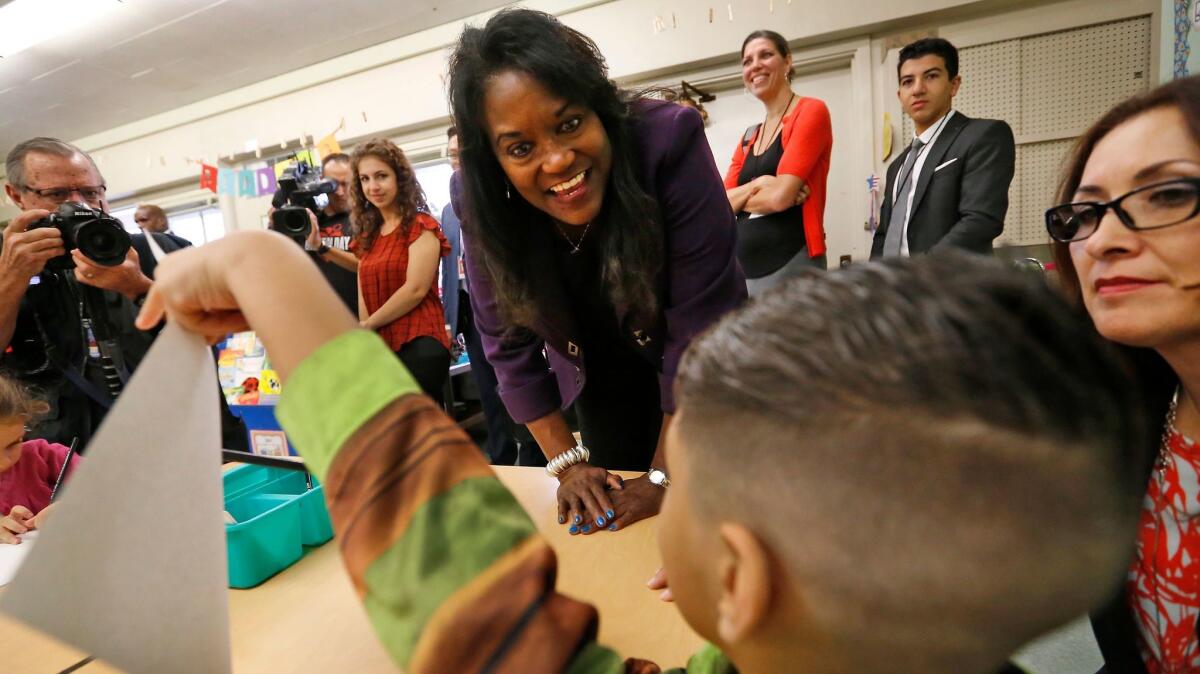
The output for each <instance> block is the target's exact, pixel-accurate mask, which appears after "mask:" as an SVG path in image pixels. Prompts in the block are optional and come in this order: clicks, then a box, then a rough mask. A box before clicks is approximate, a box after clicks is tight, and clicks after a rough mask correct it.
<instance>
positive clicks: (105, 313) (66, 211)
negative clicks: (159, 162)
mask: <svg viewBox="0 0 1200 674" xmlns="http://www.w3.org/2000/svg"><path fill="white" fill-rule="evenodd" d="M5 169H6V176H7V182H8V184H7V185H5V191H6V192H7V194H8V196H9V198H10V199H12V200H13V202H14V203H16V205H17V206H18V207H19V208H21V211H22V212H21V213H20V214H19V215H17V216H16V217H15V218H13V220H12V221H11V222H10V223H9V224H8V226H7V227H6V228H5V230H4V233H3V238H2V242H0V245H2V248H0V348H3V349H4V350H5V352H4V355H3V357H2V358H0V365H2V366H3V368H4V369H5V370H6V371H8V372H9V373H10V374H11V375H12V376H14V377H15V378H17V379H18V380H20V381H21V382H22V383H23V384H25V385H26V386H29V387H31V388H33V389H35V391H36V392H37V393H38V394H39V395H40V396H42V397H44V398H46V400H47V402H48V403H50V407H51V409H50V413H49V414H48V415H47V416H46V417H45V419H44V420H43V421H42V422H41V424H39V426H38V427H36V428H35V429H32V432H31V435H34V436H37V437H44V438H46V439H47V440H50V441H53V442H60V443H64V444H66V443H70V442H71V441H72V440H73V439H76V438H78V440H79V441H80V443H81V446H82V445H84V444H86V443H87V441H88V440H89V439H90V437H91V435H92V433H93V432H94V431H95V429H96V427H97V426H98V425H99V423H100V420H101V418H102V417H103V416H104V413H105V411H106V410H107V409H108V407H110V406H111V405H112V402H113V400H114V399H115V398H116V395H117V393H118V392H119V391H120V388H121V386H122V385H123V384H124V381H125V380H126V379H127V377H128V375H129V372H130V371H132V370H133V368H134V367H135V366H136V365H137V363H138V362H139V361H140V360H141V358H142V356H143V355H144V354H145V352H146V350H147V349H148V348H149V346H150V343H151V341H153V335H151V334H148V333H143V332H141V331H139V330H137V329H136V328H135V327H134V326H133V319H134V317H135V316H136V314H137V309H138V307H137V305H136V302H137V301H139V300H141V299H142V298H144V297H145V295H146V293H147V292H149V290H150V286H151V284H152V282H151V280H150V279H149V278H148V277H147V276H146V275H145V274H144V273H142V270H141V267H140V266H139V259H138V254H137V252H136V251H134V250H133V248H132V246H131V243H130V237H129V235H128V234H127V233H126V232H125V230H124V228H123V227H122V226H121V223H120V222H119V221H117V220H115V219H114V218H112V217H111V216H109V215H108V214H107V212H106V211H107V210H108V203H107V201H106V195H105V191H106V186H105V183H104V178H103V177H102V176H101V175H100V170H99V169H98V168H97V167H96V165H95V163H94V162H93V161H92V159H91V157H89V156H88V155H87V154H86V153H85V152H83V151H82V150H80V149H79V148H77V147H75V146H74V145H71V144H69V143H65V142H63V141H61V140H58V139H54V138H33V139H31V140H28V141H25V142H23V143H20V144H19V145H17V146H16V147H15V148H13V150H12V151H11V152H10V153H9V154H8V158H7V161H6V166H5Z"/></svg>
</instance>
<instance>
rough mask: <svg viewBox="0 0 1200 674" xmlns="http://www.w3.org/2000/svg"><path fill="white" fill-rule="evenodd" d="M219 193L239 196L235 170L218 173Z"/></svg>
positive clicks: (223, 170) (222, 170) (221, 170)
mask: <svg viewBox="0 0 1200 674" xmlns="http://www.w3.org/2000/svg"><path fill="white" fill-rule="evenodd" d="M217 192H218V193H219V194H228V195H229V196H233V195H235V194H237V176H236V175H235V174H234V171H233V169H220V170H218V171H217Z"/></svg>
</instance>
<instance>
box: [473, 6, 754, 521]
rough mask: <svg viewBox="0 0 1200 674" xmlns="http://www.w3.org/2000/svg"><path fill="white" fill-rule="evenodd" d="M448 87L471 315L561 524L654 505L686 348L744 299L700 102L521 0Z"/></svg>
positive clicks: (493, 24)
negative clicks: (541, 467)
mask: <svg viewBox="0 0 1200 674" xmlns="http://www.w3.org/2000/svg"><path fill="white" fill-rule="evenodd" d="M450 95H451V104H452V108H453V111H454V121H455V126H456V127H457V128H458V131H459V139H460V153H461V161H462V172H461V179H462V185H463V195H462V196H463V199H462V200H461V203H462V204H463V206H465V210H464V211H463V214H462V223H463V238H464V241H465V242H466V246H467V256H466V261H467V275H468V277H469V279H470V284H471V305H472V308H473V309H474V315H475V321H476V327H477V328H478V330H479V333H480V335H481V337H482V341H483V345H484V349H485V351H486V353H487V357H488V361H489V362H490V363H491V364H492V366H493V367H494V368H495V370H496V376H497V378H498V379H499V384H500V387H499V393H500V396H501V399H502V400H503V401H504V404H505V406H506V407H507V408H508V411H509V413H510V414H511V415H512V418H513V420H514V421H516V422H517V423H523V424H525V425H526V426H527V427H528V428H529V430H530V432H531V433H532V434H533V436H534V438H535V439H536V440H537V442H538V445H539V446H540V447H541V449H542V451H543V453H545V455H546V459H547V460H548V461H549V464H548V466H547V468H548V471H549V472H550V473H551V474H552V475H553V476H554V478H555V479H557V480H558V504H559V513H558V514H559V521H560V523H561V524H564V525H567V526H569V527H570V528H569V531H570V533H572V534H591V533H595V532H596V531H599V530H601V529H603V530H606V531H608V530H614V531H615V530H618V529H622V528H624V527H625V526H626V525H628V524H631V523H633V522H635V521H637V520H640V519H644V518H646V517H649V516H652V515H655V514H657V513H658V509H659V507H660V504H661V503H662V495H663V493H664V492H663V490H664V488H665V487H666V485H667V481H666V479H665V478H666V471H664V470H662V469H663V468H665V464H664V463H663V461H662V459H663V457H662V452H661V451H660V447H661V446H662V445H661V441H662V438H663V437H664V434H665V431H666V429H667V428H668V427H669V425H670V421H671V414H672V412H674V409H675V408H674V400H673V395H672V383H673V381H674V377H675V370H676V366H677V364H678V362H679V357H680V356H681V355H682V353H683V351H684V349H685V348H686V347H687V345H688V344H689V343H690V341H691V339H692V337H693V336H694V335H696V334H697V333H699V332H700V331H702V330H704V329H705V328H707V327H708V326H709V325H711V324H712V323H714V322H715V321H716V320H717V319H718V318H719V317H720V316H721V315H722V314H724V313H725V312H727V311H729V310H730V309H733V308H734V307H736V306H737V305H739V304H741V302H743V301H744V300H745V298H746V282H745V279H744V277H743V276H742V271H741V268H740V267H739V266H738V263H737V259H736V257H735V253H734V246H735V232H734V222H733V212H732V211H731V210H730V208H729V204H728V202H727V201H726V198H725V190H724V189H723V187H722V184H721V177H720V174H719V173H718V172H717V167H716V164H715V162H714V161H713V157H712V151H711V150H710V149H709V147H708V142H707V140H706V139H705V136H704V127H703V124H702V122H701V120H700V115H699V114H698V113H697V112H696V111H695V110H693V109H690V108H685V107H683V106H681V105H676V104H675V103H670V102H667V101H655V100H646V99H639V98H638V97H637V96H635V95H631V94H629V93H628V92H622V91H621V90H619V89H618V88H617V86H616V85H615V84H614V83H613V82H612V81H611V80H610V79H608V73H607V69H606V66H605V63H604V58H603V56H602V55H601V54H600V52H599V50H598V49H597V48H596V45H595V44H594V43H592V41H591V40H589V39H588V38H587V37H586V36H584V35H582V34H580V33H578V32H576V31H574V30H572V29H570V28H568V27H567V26H564V25H563V24H561V23H560V22H559V21H558V20H557V19H555V18H554V17H553V16H550V15H548V14H543V13H541V12H534V11H530V10H520V9H517V10H505V11H503V12H500V13H498V14H497V15H496V16H494V17H492V18H491V19H490V20H489V21H488V22H487V24H486V25H485V26H484V27H483V28H467V29H466V30H465V31H463V34H462V37H461V38H460V40H459V43H458V46H457V48H456V49H455V52H454V55H453V57H452V58H451V61H450ZM572 404H573V405H574V409H575V412H576V414H577V417H578V420H579V427H580V434H581V436H582V442H581V443H579V444H577V442H576V439H575V438H574V437H573V435H572V433H571V429H570V427H569V426H568V422H567V420H566V418H565V417H564V415H563V413H562V411H561V410H562V409H563V408H566V407H568V406H571V405H572ZM610 469H611V470H617V469H623V470H637V471H646V472H645V473H644V474H643V475H642V476H640V477H638V478H637V479H634V480H629V481H626V482H624V483H622V481H621V480H620V478H619V477H617V476H616V475H613V474H611V473H609V472H608V470H610ZM651 469H653V470H651Z"/></svg>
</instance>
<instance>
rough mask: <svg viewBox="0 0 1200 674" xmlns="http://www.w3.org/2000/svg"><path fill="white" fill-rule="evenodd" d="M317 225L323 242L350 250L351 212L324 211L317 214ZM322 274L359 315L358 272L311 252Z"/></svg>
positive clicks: (353, 312)
mask: <svg viewBox="0 0 1200 674" xmlns="http://www.w3.org/2000/svg"><path fill="white" fill-rule="evenodd" d="M317 226H318V227H319V228H320V229H321V243H323V244H325V245H326V246H329V247H330V248H337V249H338V250H350V238H351V236H350V234H351V229H350V213H337V214H335V215H326V214H325V212H324V211H322V212H321V213H319V214H318V215H317ZM309 257H311V258H312V259H313V262H316V263H317V268H318V269H320V270H321V275H322V276H324V277H325V280H326V281H328V282H329V285H330V286H333V289H334V291H335V292H337V294H338V297H340V298H342V302H343V303H345V305H346V308H348V309H350V313H352V314H354V316H356V317H357V316H358V274H355V273H354V272H352V271H350V270H348V269H343V268H341V267H339V266H338V265H337V264H335V263H333V262H326V261H325V260H322V259H321V258H320V257H319V256H318V255H317V254H316V253H309Z"/></svg>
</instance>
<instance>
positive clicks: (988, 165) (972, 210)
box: [871, 112, 1016, 260]
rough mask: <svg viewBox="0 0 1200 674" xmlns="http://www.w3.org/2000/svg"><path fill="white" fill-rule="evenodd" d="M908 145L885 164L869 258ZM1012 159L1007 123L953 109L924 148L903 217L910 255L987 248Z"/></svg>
mask: <svg viewBox="0 0 1200 674" xmlns="http://www.w3.org/2000/svg"><path fill="white" fill-rule="evenodd" d="M910 149H911V146H910V148H909V149H905V151H904V152H901V153H900V155H899V156H897V157H896V159H895V160H894V161H892V163H891V165H890V166H888V170H887V191H886V192H885V194H884V199H883V208H882V210H881V212H880V216H879V223H880V224H879V229H877V230H876V231H875V240H874V242H873V243H872V245H871V259H872V260H874V259H877V258H879V257H882V255H883V242H884V239H885V238H886V237H887V230H888V224H889V223H890V222H891V217H892V194H893V192H894V191H895V185H896V180H897V174H898V173H899V172H900V167H901V166H903V165H904V160H905V158H907V157H908V153H909V151H910ZM1015 163H1016V146H1015V142H1014V140H1013V133H1012V129H1011V128H1009V126H1008V124H1006V123H1004V122H1002V121H999V120H995V119H971V118H969V117H967V116H966V115H964V114H962V113H961V112H955V113H954V116H952V117H951V118H950V119H949V120H948V121H947V122H946V127H945V128H944V129H942V132H941V133H940V134H939V135H938V137H937V140H936V141H934V143H933V145H932V146H931V147H930V148H929V149H928V150H926V156H925V163H924V165H923V166H922V169H921V174H920V175H919V176H918V178H917V191H916V192H915V193H914V194H913V196H912V209H911V211H910V213H911V214H910V216H909V219H908V251H909V254H911V255H916V254H918V253H928V252H930V251H933V250H936V249H938V248H943V247H945V248H949V247H954V248H962V249H964V250H969V251H973V252H976V253H990V252H991V250H992V241H993V240H994V239H995V238H996V237H998V236H1000V233H1001V232H1003V231H1004V214H1005V212H1006V211H1007V210H1008V186H1009V184H1010V183H1011V182H1012V178H1013V171H1014V170H1015ZM910 184H911V183H910Z"/></svg>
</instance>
